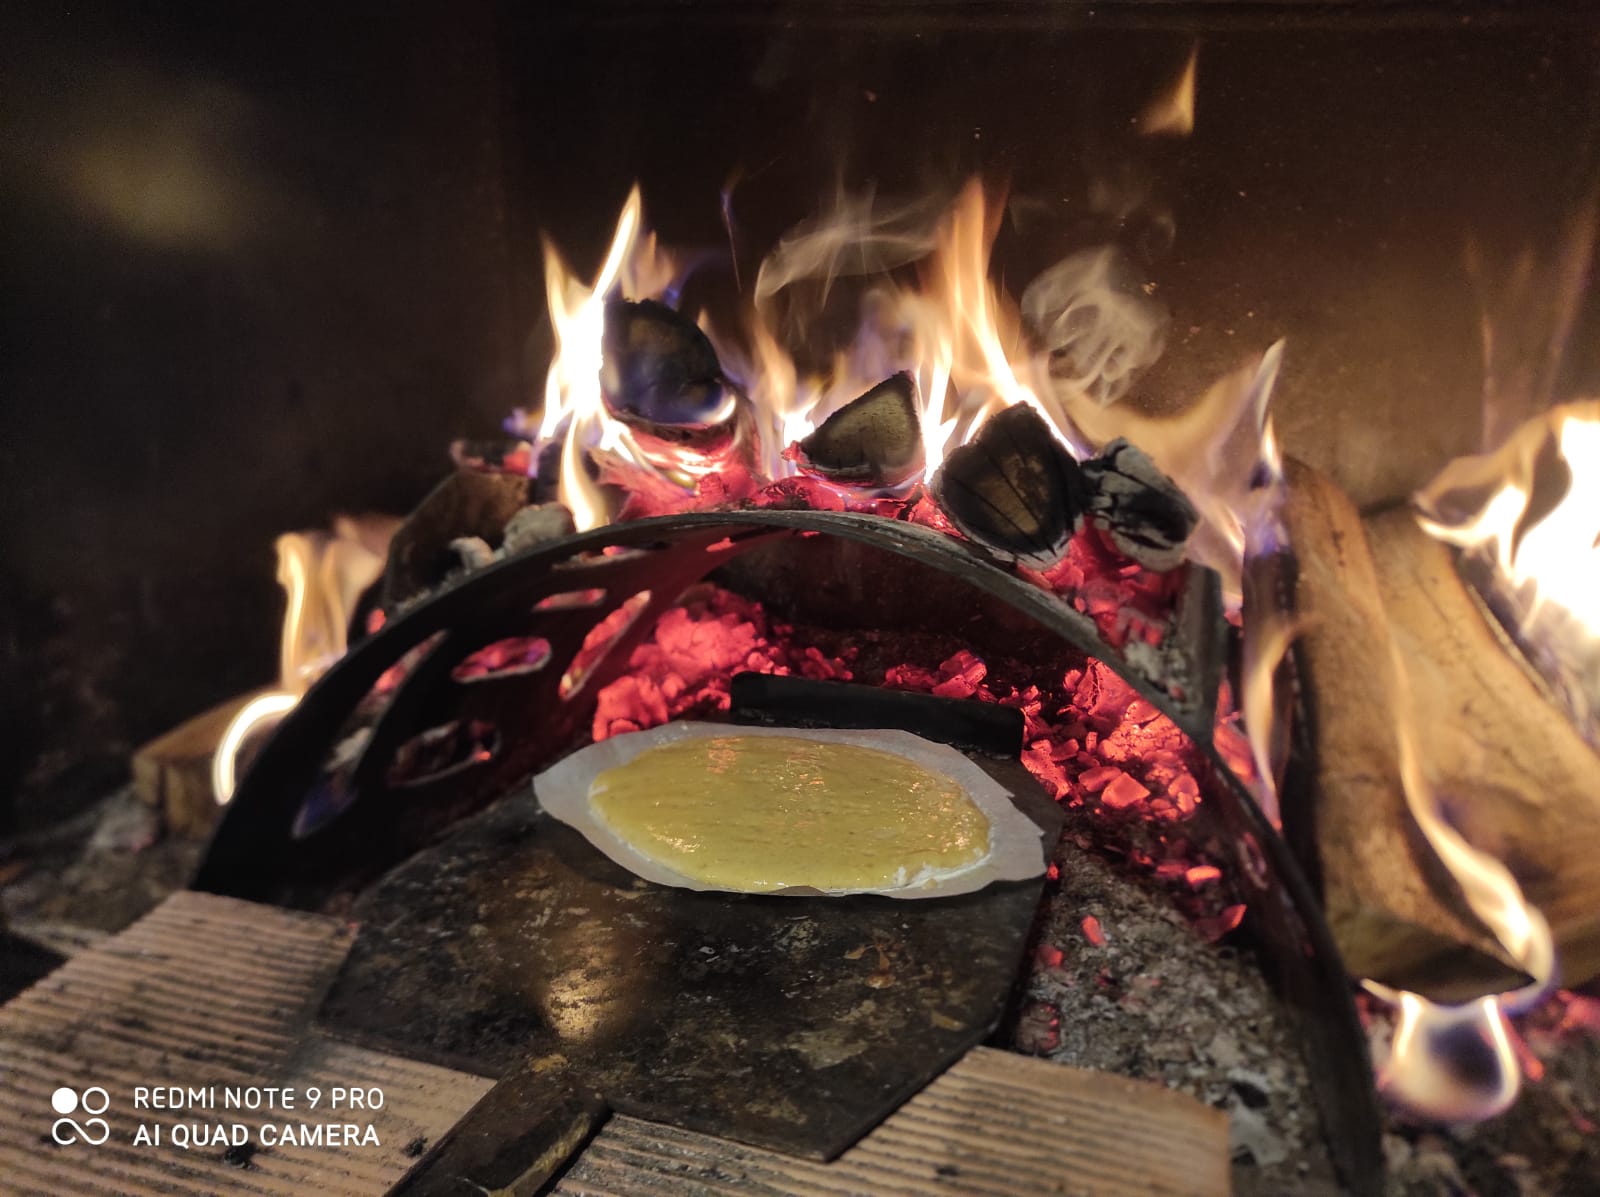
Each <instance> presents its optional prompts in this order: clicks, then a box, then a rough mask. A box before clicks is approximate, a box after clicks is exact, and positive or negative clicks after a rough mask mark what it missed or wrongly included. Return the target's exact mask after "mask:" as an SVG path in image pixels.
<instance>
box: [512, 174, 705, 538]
mask: <svg viewBox="0 0 1600 1197" xmlns="http://www.w3.org/2000/svg"><path fill="white" fill-rule="evenodd" d="M643 220H644V202H643V199H642V198H641V196H640V194H639V187H638V185H637V184H635V185H634V187H633V189H632V190H631V191H630V192H629V193H628V199H627V202H626V203H624V204H623V205H622V212H621V214H620V215H619V216H618V217H617V227H616V232H615V233H614V234H613V235H612V238H611V247H610V249H608V250H607V251H606V256H605V261H604V262H603V263H602V265H601V267H600V273H599V274H598V275H596V276H595V280H594V282H593V283H592V284H590V285H589V286H584V285H583V284H582V283H580V282H579V281H578V280H577V278H576V277H575V276H574V275H573V273H572V271H571V270H570V269H568V267H567V265H566V263H565V262H564V261H563V260H562V258H561V255H560V254H559V253H557V252H556V249H555V247H554V246H553V245H552V244H551V243H550V242H549V241H548V240H547V241H546V242H545V243H544V285H545V301H546V303H547V304H548V305H549V309H550V323H551V325H552V326H553V327H554V329H555V336H556V352H555V356H554V357H553V358H552V359H551V361H550V369H549V372H548V373H547V374H546V376H545V388H544V415H543V417H542V419H541V421H540V424H539V439H540V441H541V442H545V441H551V440H554V439H555V438H556V437H557V436H562V437H563V438H564V439H563V442H562V449H561V479H560V484H559V490H558V493H559V496H560V499H561V502H562V503H563V504H565V505H566V507H567V509H568V510H569V511H571V512H572V517H573V522H574V523H575V524H576V525H577V527H578V529H579V531H587V530H588V529H590V528H595V527H598V526H600V525H601V524H603V523H605V522H606V521H607V519H609V518H610V517H609V512H608V510H607V505H606V498H605V495H604V493H603V492H602V491H601V490H600V488H599V486H598V485H596V484H595V482H594V481H593V479H591V478H590V477H589V472H588V462H587V461H586V460H585V455H586V451H588V450H593V449H598V450H601V451H603V452H609V453H617V454H620V455H621V456H623V457H624V458H626V459H628V460H630V461H633V462H635V463H639V462H642V461H643V455H642V454H641V453H640V452H639V450H638V447H637V446H636V445H635V444H634V442H633V438H632V437H631V436H630V435H629V433H628V429H627V426H626V425H624V424H622V423H621V422H619V421H617V420H615V419H613V418H612V417H611V416H610V415H609V414H608V413H607V412H606V409H605V403H604V401H603V399H602V397H601V393H600V366H601V349H600V346H601V340H602V337H603V335H604V332H605V309H606V301H607V300H608V299H609V298H611V297H612V295H613V294H615V293H620V294H621V295H622V296H624V297H625V298H627V299H645V298H657V297H659V296H661V295H662V294H664V293H665V292H666V291H667V289H668V288H669V287H670V286H671V284H672V280H673V277H674V269H675V268H674V266H673V264H672V261H671V259H670V258H669V257H668V255H666V254H665V253H663V252H662V251H661V249H660V247H659V245H658V244H657V242H656V238H655V234H654V233H648V232H645V231H644V229H643Z"/></svg>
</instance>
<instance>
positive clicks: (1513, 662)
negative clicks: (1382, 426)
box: [1366, 510, 1600, 985]
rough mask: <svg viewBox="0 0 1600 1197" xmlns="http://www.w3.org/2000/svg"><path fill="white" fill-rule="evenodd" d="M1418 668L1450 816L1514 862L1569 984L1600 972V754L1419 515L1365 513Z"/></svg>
mask: <svg viewBox="0 0 1600 1197" xmlns="http://www.w3.org/2000/svg"><path fill="white" fill-rule="evenodd" d="M1366 524H1367V538H1368V540H1369V542H1370V543H1371V545H1372V553H1373V558H1374V560H1375V562H1376V564H1377V568H1378V583H1379V586H1380V587H1381V588H1382V592H1383V600H1384V608H1385V610H1386V611H1387V612H1388V615H1389V619H1390V622H1391V625H1392V626H1393V628H1394V630H1395V635H1396V637H1397V639H1398V641H1399V644H1400V647H1401V650H1402V653H1403V655H1404V657H1405V659H1406V661H1407V663H1408V669H1409V673H1410V679H1411V690H1412V694H1413V697H1414V698H1415V701H1416V706H1417V708H1418V712H1419V713H1420V715H1421V716H1422V720H1423V725H1422V726H1421V727H1420V728H1419V733H1418V743H1419V746H1420V750H1421V752H1422V755H1423V757H1424V763H1425V769H1426V772H1427V774H1428V776H1429V778H1430V779H1431V781H1432V783H1433V785H1434V786H1435V787H1436V789H1437V791H1438V796H1439V798H1440V800H1441V801H1442V802H1443V804H1444V806H1445V808H1446V810H1447V811H1448V812H1449V816H1450V821H1451V823H1452V824H1453V825H1454V826H1455V828H1456V830H1457V831H1459V832H1460V833H1461V834H1462V836H1464V837H1465V838H1466V840H1467V841H1468V842H1469V843H1470V844H1472V845H1473V846H1474V847H1475V848H1477V849H1479V850H1480V851H1483V852H1487V853H1488V854H1489V855H1491V856H1493V857H1495V858H1496V859H1497V860H1500V861H1503V862H1504V863H1505V864H1506V866H1507V867H1508V868H1509V869H1510V870H1511V873H1512V875H1513V876H1515V877H1516V879H1517V881H1518V883H1519V884H1520V885H1521V886H1522V891H1523V895H1524V896H1525V897H1526V898H1527V900H1528V901H1529V902H1530V903H1531V904H1532V905H1533V906H1535V907H1537V908H1538V909H1539V910H1540V911H1541V912H1542V913H1543V914H1544V917H1545V919H1546V920H1547V921H1548V922H1549V924H1550V929H1551V932H1552V934H1553V935H1554V936H1555V941H1556V951H1557V954H1558V957H1559V959H1560V961H1561V968H1562V976H1563V980H1564V981H1565V982H1566V983H1568V984H1573V985H1577V984H1582V983H1583V982H1585V981H1587V980H1589V979H1590V978H1591V977H1594V976H1596V975H1600V783H1597V781H1596V778H1600V754H1597V753H1596V752H1595V751H1594V749H1593V748H1591V747H1590V745H1589V744H1588V743H1587V742H1586V741H1585V740H1584V738H1583V736H1582V735H1581V733H1580V732H1579V730H1578V729H1577V727H1576V726H1575V725H1574V724H1573V722H1572V720H1571V719H1570V717H1569V715H1568V712H1567V710H1566V708H1565V706H1564V705H1562V704H1560V703H1559V702H1558V701H1556V700H1555V698H1554V696H1553V695H1551V694H1550V692H1549V691H1548V690H1547V689H1546V688H1545V687H1544V685H1543V683H1542V682H1541V681H1540V680H1539V679H1538V676H1537V674H1536V673H1534V672H1533V670H1532V669H1531V668H1530V667H1529V666H1528V665H1527V663H1526V662H1525V661H1523V660H1522V659H1521V658H1520V657H1519V656H1518V655H1517V652H1516V650H1515V649H1514V648H1513V647H1512V646H1511V644H1510V641H1509V640H1508V639H1507V638H1506V637H1505V635H1504V634H1503V633H1502V632H1501V631H1500V629H1499V626H1498V625H1497V624H1496V623H1495V622H1494V621H1493V617H1492V616H1490V615H1488V614H1487V612H1486V610H1485V608H1484V607H1483V606H1482V604H1481V603H1480V602H1479V601H1478V600H1477V598H1476V596H1475V595H1474V594H1473V593H1472V591H1471V590H1470V589H1469V588H1468V587H1467V585H1466V584H1465V583H1463V581H1462V580H1461V577H1460V575H1459V574H1458V572H1457V570H1456V566H1455V554H1454V552H1453V551H1452V550H1451V549H1450V548H1449V546H1447V545H1445V544H1442V543H1441V542H1439V541H1438V540H1436V539H1434V538H1433V537H1432V536H1429V535H1428V534H1427V533H1426V532H1425V531H1423V529H1422V528H1420V527H1419V526H1418V525H1417V522H1416V520H1415V519H1414V518H1413V517H1412V515H1411V513H1410V512H1409V511H1405V510H1399V511H1391V512H1386V513H1384V514H1383V515H1380V516H1377V517H1375V518H1371V519H1368V520H1367V521H1366Z"/></svg>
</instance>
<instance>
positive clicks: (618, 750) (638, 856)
mask: <svg viewBox="0 0 1600 1197" xmlns="http://www.w3.org/2000/svg"><path fill="white" fill-rule="evenodd" d="M717 736H785V737H788V738H790V739H799V740H809V741H818V740H821V741H824V742H828V743H834V744H853V745H856V746H857V747H860V748H876V749H878V750H880V751H882V752H892V753H895V754H896V755H898V756H903V757H905V758H907V759H908V760H910V761H913V762H915V763H916V764H918V765H921V766H922V767H923V768H924V769H927V770H929V771H930V772H933V773H938V774H942V775H943V776H945V777H948V778H950V779H951V780H953V781H954V782H955V783H956V784H957V785H959V786H960V787H961V788H962V789H963V790H965V791H966V793H967V796H968V797H969V798H971V799H972V801H973V802H974V803H976V804H977V806H978V809H980V810H981V811H983V813H984V814H985V815H986V816H987V817H988V820H989V854H988V855H987V856H985V857H984V858H983V859H982V860H979V861H977V862H975V863H974V864H972V865H969V866H968V867H967V868H965V869H962V870H960V871H959V872H954V873H950V874H947V875H945V876H943V877H936V878H934V879H932V880H928V881H923V882H922V883H920V884H917V883H915V882H913V883H912V884H907V885H903V886H899V887H897V888H893V889H848V890H817V889H812V888H811V887H809V886H790V887H788V888H786V889H778V890H763V891H761V892H762V893H764V894H774V895H784V896H791V897H818V896H838V895H843V894H857V893H870V894H882V895H885V896H887V897H890V898H942V897H949V896H951V895H954V894H968V893H972V892H974V891H976V890H980V889H982V888H983V887H984V886H986V885H988V884H989V883H990V882H993V881H1024V880H1026V879H1028V878H1029V877H1037V876H1038V875H1039V874H1040V873H1042V872H1044V868H1045V852H1044V844H1043V835H1044V833H1043V832H1041V831H1040V830H1039V828H1038V827H1037V826H1036V825H1035V824H1034V822H1033V820H1032V819H1030V818H1028V816H1027V815H1025V814H1023V813H1022V812H1021V811H1020V810H1018V809H1017V808H1016V806H1015V805H1013V804H1012V801H1011V795H1010V793H1009V791H1007V789H1006V788H1005V787H1004V786H1002V785H1001V784H1000V783H999V782H997V781H995V779H994V778H992V777H990V776H989V775H988V774H987V773H985V772H984V771H983V770H982V769H980V768H979V767H978V766H977V765H975V764H973V763H972V761H971V760H969V759H968V758H967V757H966V756H964V755H963V754H962V753H960V752H957V751H956V750H955V749H954V748H951V747H950V746H949V745H946V744H935V743H934V742H933V741H931V740H924V739H923V738H922V737H921V736H914V735H912V734H911V733H910V732H904V731H840V730H833V729H829V728H819V729H810V728H804V729H802V728H779V727H744V726H741V725H737V724H728V723H667V724H664V725H662V726H661V727H657V728H652V729H651V730H649V731H641V732H632V733H630V734H628V735H622V736H613V737H611V739H609V740H602V741H601V742H600V743H598V744H591V745H590V746H589V747H587V748H584V749H581V750H580V751H578V752H575V753H573V754H572V755H571V756H569V757H567V758H566V759H565V760H563V761H561V762H560V763H559V764H556V765H554V766H552V767H551V768H549V769H546V770H545V771H544V772H543V773H541V774H539V776H538V777H536V778H534V779H533V788H534V793H535V794H537V795H538V798H539V803H540V805H542V806H543V807H544V809H545V810H546V811H548V812H549V813H550V815H551V816H552V817H554V818H557V819H560V820H561V821H562V822H563V823H566V824H568V825H569V826H571V827H573V828H575V829H576V830H577V831H578V832H580V833H581V834H582V835H583V837H584V838H585V839H586V840H588V841H589V842H590V843H591V844H593V845H594V846H595V847H596V848H598V849H599V850H600V851H602V852H604V853H605V854H606V855H607V856H609V857H610V858H611V859H612V860H614V861H616V862H617V863H618V864H619V865H621V866H622V867H623V868H625V869H627V870H629V871H630V872H632V873H634V874H635V875H637V876H639V877H643V878H644V879H645V880H646V881H653V882H655V883H656V884H657V885H675V886H678V887H680V888H682V889H696V890H706V889H718V888H720V887H718V886H711V885H706V884H705V883H704V882H701V881H696V880H692V879H690V878H688V877H685V876H683V875H682V874H681V873H678V872H676V871H675V870H673V869H670V868H668V867H667V866H666V865H664V864H662V863H661V862H659V861H657V860H653V859H651V858H650V857H648V856H646V855H644V854H643V853H642V852H639V851H638V850H637V849H635V848H634V847H633V846H632V845H631V844H629V843H628V842H627V841H626V840H624V839H623V838H622V837H620V836H619V835H617V834H616V833H615V832H614V831H612V830H611V828H609V827H608V826H606V824H605V823H604V822H602V821H601V819H600V817H599V815H598V814H597V813H596V812H595V810H594V807H593V805H592V804H591V803H590V801H589V787H590V786H591V784H592V783H593V782H594V779H595V778H596V777H597V776H599V775H600V774H601V773H604V772H605V771H606V770H607V769H614V768H616V767H618V766H619V765H625V764H627V763H628V762H629V761H631V760H633V758H634V757H636V756H638V755H639V754H640V753H641V752H646V751H648V750H649V749H651V748H659V747H661V746H662V745H665V744H675V743H678V742H679V741H681V740H688V739H694V738H707V737H717ZM729 892H743V891H729Z"/></svg>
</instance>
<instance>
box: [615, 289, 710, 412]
mask: <svg viewBox="0 0 1600 1197" xmlns="http://www.w3.org/2000/svg"><path fill="white" fill-rule="evenodd" d="M601 351H602V354H603V357H602V364H601V367H600V390H601V394H602V395H603V396H604V398H605V403H606V410H607V411H609V412H610V413H611V414H612V415H613V416H615V417H616V418H617V419H619V420H621V421H622V422H623V423H624V424H628V425H630V426H633V427H636V428H638V427H642V428H644V429H645V430H646V431H649V432H652V433H656V434H657V435H661V434H662V433H663V431H666V430H672V431H673V432H676V433H677V434H678V436H679V437H684V436H688V437H693V436H696V435H700V434H704V433H705V432H706V431H707V430H709V429H713V428H717V427H719V426H721V425H723V424H726V423H727V422H728V419H729V417H730V416H732V415H733V392H732V391H731V390H730V389H729V387H728V385H727V382H726V380H725V379H724V378H723V376H722V364H721V363H720V362H719V361H717V351H716V350H715V349H713V348H712V347H711V342H710V340H709V339H707V337H706V335H705V333H703V332H701V331H700V329H699V327H698V326H697V325H696V324H695V323H694V321H692V320H690V319H689V318H688V317H687V316H685V315H683V314H682V313H681V312H678V311H675V310H673V309H672V308H669V307H667V305H666V304H663V303H656V302H655V301H654V300H650V299H646V300H642V301H640V302H638V303H632V302H629V301H628V300H620V299H619V300H614V301H612V302H611V303H608V304H607V305H606V317H605V335H604V338H603V339H602V341H601ZM669 435H670V433H669ZM674 439H676V438H674Z"/></svg>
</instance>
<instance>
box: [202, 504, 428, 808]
mask: <svg viewBox="0 0 1600 1197" xmlns="http://www.w3.org/2000/svg"><path fill="white" fill-rule="evenodd" d="M398 527H399V521H398V520H394V519H390V518H388V517H385V516H364V517H362V518H360V519H351V518H350V517H347V516H340V517H339V518H338V519H337V520H335V521H334V526H333V532H332V533H327V532H285V533H284V534H283V535H282V536H280V537H278V540H277V544H276V548H277V551H278V584H279V585H280V586H282V587H283V590H284V595H285V597H286V598H287V600H288V602H287V606H286V608H285V610H284V616H283V632H282V635H281V637H280V640H279V649H278V686H277V688H276V689H274V690H269V691H267V692H266V693H264V694H260V695H257V696H256V697H255V698H253V699H251V700H250V701H249V702H248V703H246V704H245V706H244V707H243V708H242V709H241V710H240V711H239V713H238V714H236V715H235V716H234V717H233V719H232V720H231V721H230V722H229V724H228V727H227V730H226V731H224V732H223V734H222V739H221V741H220V742H219V743H218V745H217V748H216V751H215V752H214V753H213V754H212V757H211V789H212V793H213V794H214V795H215V796H216V800H217V802H218V804H226V803H227V801H228V800H229V799H230V798H232V797H233V791H234V787H235V785H236V783H237V766H238V758H239V753H240V751H241V750H242V749H243V747H244V745H245V744H246V743H248V742H249V741H250V739H251V738H252V737H254V736H256V735H259V734H260V733H261V732H262V731H264V730H266V728H268V727H270V726H272V725H273V724H275V723H276V722H277V721H278V720H280V719H282V718H283V716H284V715H286V714H288V712H289V711H291V710H293V709H294V706H295V704H296V703H298V702H299V701H300V698H301V696H302V695H303V694H305V692H306V691H307V690H308V689H310V688H311V684H312V683H313V682H315V681H316V680H317V679H318V678H319V677H321V676H322V675H323V674H324V673H326V672H327V671H328V669H329V668H330V667H331V666H332V665H333V664H334V662H336V661H337V660H338V659H339V658H340V657H342V656H343V655H344V653H345V649H346V647H347V644H346V635H347V628H348V627H349V624H350V616H351V613H352V612H353V611H354V610H355V608H356V604H357V603H358V602H359V601H360V599H361V595H362V593H363V592H364V591H365V590H366V589H367V587H369V586H371V585H372V584H373V582H375V581H377V580H378V576H379V575H380V574H381V573H382V572H383V565H384V555H385V553H386V552H387V551H388V545H389V540H390V538H391V537H392V536H393V535H394V532H395V529H396V528H398Z"/></svg>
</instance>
